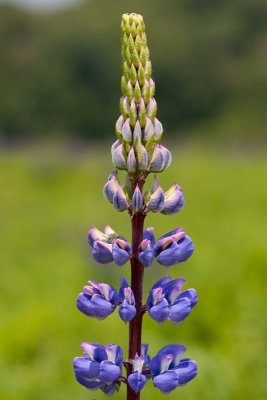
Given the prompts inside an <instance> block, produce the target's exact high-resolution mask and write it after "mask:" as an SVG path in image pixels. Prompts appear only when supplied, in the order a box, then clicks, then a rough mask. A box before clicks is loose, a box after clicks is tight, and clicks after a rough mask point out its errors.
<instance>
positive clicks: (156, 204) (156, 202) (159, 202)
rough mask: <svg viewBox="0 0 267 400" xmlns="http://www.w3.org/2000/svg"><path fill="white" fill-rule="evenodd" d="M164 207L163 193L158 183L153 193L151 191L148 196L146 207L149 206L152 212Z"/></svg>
mask: <svg viewBox="0 0 267 400" xmlns="http://www.w3.org/2000/svg"><path fill="white" fill-rule="evenodd" d="M163 207H164V193H163V190H162V188H161V186H160V185H159V186H158V187H157V189H156V190H155V192H154V193H152V194H151V195H150V197H149V201H148V203H147V208H149V209H150V210H151V211H153V212H159V211H161V210H162V209H163Z"/></svg>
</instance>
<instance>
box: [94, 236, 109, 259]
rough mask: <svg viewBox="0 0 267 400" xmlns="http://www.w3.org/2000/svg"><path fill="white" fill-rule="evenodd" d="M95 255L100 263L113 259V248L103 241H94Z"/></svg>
mask: <svg viewBox="0 0 267 400" xmlns="http://www.w3.org/2000/svg"><path fill="white" fill-rule="evenodd" d="M93 257H94V259H95V260H96V261H97V262H99V263H100V264H106V263H108V262H111V261H112V250H111V249H110V248H109V247H108V246H106V245H105V244H104V243H102V242H99V241H97V242H94V245H93Z"/></svg>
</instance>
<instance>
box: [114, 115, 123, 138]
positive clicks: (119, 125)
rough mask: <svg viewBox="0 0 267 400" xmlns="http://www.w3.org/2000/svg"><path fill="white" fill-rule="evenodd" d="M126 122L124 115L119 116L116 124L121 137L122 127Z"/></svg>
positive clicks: (116, 129)
mask: <svg viewBox="0 0 267 400" xmlns="http://www.w3.org/2000/svg"><path fill="white" fill-rule="evenodd" d="M123 124H124V118H123V116H122V115H120V117H119V118H118V120H117V122H116V125H115V131H116V134H117V136H118V138H119V139H122V127H123Z"/></svg>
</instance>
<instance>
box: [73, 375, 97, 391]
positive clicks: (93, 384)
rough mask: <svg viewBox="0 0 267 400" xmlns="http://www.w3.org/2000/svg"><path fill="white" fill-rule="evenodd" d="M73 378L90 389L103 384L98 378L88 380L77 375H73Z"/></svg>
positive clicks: (95, 388)
mask: <svg viewBox="0 0 267 400" xmlns="http://www.w3.org/2000/svg"><path fill="white" fill-rule="evenodd" d="M75 378H76V379H77V381H78V382H79V383H80V384H81V385H83V386H85V387H86V388H87V389H89V390H92V391H94V390H97V389H99V388H101V386H103V382H102V381H101V380H100V379H95V380H93V381H89V380H88V379H86V378H83V377H82V376H79V375H75Z"/></svg>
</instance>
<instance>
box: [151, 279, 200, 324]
mask: <svg viewBox="0 0 267 400" xmlns="http://www.w3.org/2000/svg"><path fill="white" fill-rule="evenodd" d="M184 282H185V278H177V279H174V280H172V277H171V276H169V275H166V276H164V277H163V278H161V279H160V280H159V281H158V282H156V283H155V284H154V285H153V287H152V289H151V290H150V292H149V296H148V298H147V302H146V306H147V308H148V313H149V315H150V317H151V318H153V319H154V320H155V321H157V322H158V323H159V324H160V325H161V324H163V322H164V321H165V320H166V319H168V320H169V321H170V322H171V323H172V324H174V325H181V323H182V322H183V321H184V320H185V318H186V317H188V315H189V314H190V312H191V310H192V308H193V307H195V305H196V304H197V302H198V299H197V292H196V290H195V289H188V290H185V291H184V292H181V290H182V286H183V284H184Z"/></svg>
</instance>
